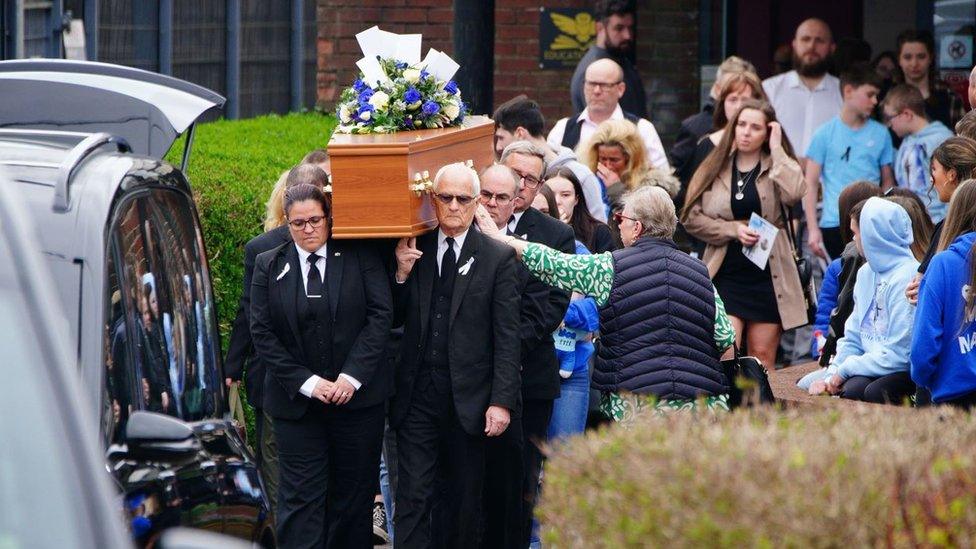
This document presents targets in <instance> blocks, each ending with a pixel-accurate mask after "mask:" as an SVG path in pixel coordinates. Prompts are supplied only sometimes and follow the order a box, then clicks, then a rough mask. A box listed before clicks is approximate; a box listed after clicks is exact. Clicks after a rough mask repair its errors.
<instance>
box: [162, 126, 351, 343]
mask: <svg viewBox="0 0 976 549" xmlns="http://www.w3.org/2000/svg"><path fill="white" fill-rule="evenodd" d="M335 124H336V122H335V119H334V117H332V116H327V115H322V114H320V113H314V112H313V113H301V114H298V113H296V114H288V115H285V116H278V115H268V116H260V117H257V118H250V119H247V120H218V121H216V122H209V123H206V124H201V125H199V126H198V127H197V130H196V136H195V137H194V138H193V151H192V153H191V156H190V163H189V166H188V167H187V174H186V175H187V177H188V178H189V180H190V184H191V186H192V187H193V194H194V198H195V200H196V204H197V209H198V210H199V212H200V222H201V224H202V225H203V237H204V240H205V242H206V246H207V255H208V257H209V259H210V274H211V276H212V277H213V286H214V299H215V300H216V302H217V318H218V319H219V323H220V334H221V339H222V342H223V346H222V348H223V350H224V351H225V352H226V350H227V338H228V337H229V336H230V326H231V323H233V321H234V316H235V314H236V312H237V302H238V300H239V299H240V296H241V290H242V289H241V285H242V282H243V278H244V244H246V243H247V241H248V240H250V239H251V238H252V237H254V236H256V235H258V234H260V233H261V232H262V231H263V228H262V224H263V219H264V204H265V202H267V200H268V195H269V194H270V193H271V188H272V187H273V186H274V184H275V181H277V180H278V176H279V175H281V172H282V171H284V170H286V169H288V168H290V167H291V166H293V165H295V164H296V163H297V162H299V161H300V160H301V159H302V157H304V156H305V154H306V153H307V152H308V151H310V150H312V149H317V148H324V147H326V146H327V145H328V143H329V136H331V135H332V130H333V128H334V127H335ZM182 152H183V143H182V140H181V141H179V142H177V143H176V144H174V145H173V148H172V149H171V151H170V154H169V155H168V157H167V159H168V160H169V161H170V162H172V163H173V164H174V165H177V166H178V165H179V161H180V157H181V155H182Z"/></svg>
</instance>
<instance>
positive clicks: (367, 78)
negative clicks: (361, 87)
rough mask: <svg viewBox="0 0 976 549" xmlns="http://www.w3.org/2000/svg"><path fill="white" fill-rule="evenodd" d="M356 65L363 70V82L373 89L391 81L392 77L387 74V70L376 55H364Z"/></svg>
mask: <svg viewBox="0 0 976 549" xmlns="http://www.w3.org/2000/svg"><path fill="white" fill-rule="evenodd" d="M356 66H357V67H359V70H361V71H363V82H365V83H366V85H367V86H369V87H371V88H373V89H376V88H377V87H378V86H379V85H380V84H385V83H386V82H389V81H390V77H389V76H387V75H386V71H384V70H383V67H381V66H380V62H379V61H377V60H376V58H375V57H363V58H362V59H360V60H359V61H356Z"/></svg>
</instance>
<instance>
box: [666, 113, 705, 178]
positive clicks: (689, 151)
mask: <svg viewBox="0 0 976 549" xmlns="http://www.w3.org/2000/svg"><path fill="white" fill-rule="evenodd" d="M714 113H715V100H714V99H712V98H711V97H709V98H708V100H706V101H705V104H704V105H703V106H702V110H701V112H698V113H695V114H693V115H691V116H689V117H688V118H685V119H684V120H682V121H681V127H680V128H678V136H677V137H675V139H674V146H673V147H671V165H672V166H673V167H674V173H676V174H681V173H682V172H683V170H684V169H685V164H686V163H687V162H689V161H690V160H691V157H692V155H694V154H695V146H697V145H698V141H699V140H700V139H701V138H702V136H703V135H705V134H707V133H709V132H710V131H711V130H712V124H713V123H714V120H713V115H714ZM682 183H684V184H685V185H687V184H688V182H687V181H684V180H682Z"/></svg>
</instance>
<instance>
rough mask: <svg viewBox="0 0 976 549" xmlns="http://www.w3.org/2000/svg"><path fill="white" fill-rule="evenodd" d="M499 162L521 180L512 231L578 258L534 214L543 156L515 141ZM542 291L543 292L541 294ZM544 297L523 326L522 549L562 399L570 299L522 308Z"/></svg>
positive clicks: (553, 295) (532, 288)
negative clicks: (559, 352)
mask: <svg viewBox="0 0 976 549" xmlns="http://www.w3.org/2000/svg"><path fill="white" fill-rule="evenodd" d="M500 162H501V163H502V164H504V165H506V166H508V167H509V168H511V169H512V170H513V171H514V172H515V173H516V174H517V175H518V176H519V180H520V183H521V184H520V185H519V194H518V198H516V200H515V213H514V214H513V215H512V218H511V219H510V220H509V222H508V227H507V229H508V231H509V232H510V233H511V234H514V235H516V236H518V237H519V238H521V239H523V240H527V241H529V242H538V243H540V244H545V245H546V246H548V247H550V248H555V249H557V250H559V251H560V252H563V253H567V254H572V253H576V237H575V235H574V234H573V229H572V228H571V227H570V226H569V225H567V224H565V223H561V222H560V221H559V220H557V219H555V218H553V217H550V216H548V215H545V214H543V213H541V212H540V211H539V210H536V209H535V208H532V201H533V200H535V196H536V195H537V194H539V188H540V187H541V186H542V177H543V174H545V173H546V161H545V153H544V152H543V151H542V149H540V148H538V147H536V146H535V145H533V144H532V143H530V142H528V141H515V142H513V143H510V144H509V145H508V146H507V147H505V149H504V150H503V151H502V156H501V159H500ZM540 286H541V289H540ZM540 291H541V292H542V293H543V299H544V300H546V302H547V303H546V306H545V307H544V309H543V311H542V314H541V315H538V314H532V310H531V309H528V308H523V310H522V317H521V326H520V334H519V335H520V336H521V343H522V352H521V363H522V437H523V438H522V457H523V463H522V472H523V475H524V476H523V486H522V488H523V502H522V512H523V515H522V524H521V525H520V529H521V535H522V540H521V541H520V543H519V546H520V547H525V546H526V545H528V543H529V535H530V534H531V529H532V511H533V508H534V507H535V500H536V494H537V493H538V492H537V491H538V485H539V472H540V469H541V467H542V452H541V451H540V446H539V445H540V444H542V443H543V442H545V441H546V435H547V433H548V431H549V420H550V419H551V418H552V405H553V402H554V401H555V400H556V398H557V397H558V396H559V386H560V383H559V363H558V362H557V361H556V348H555V345H554V344H553V340H552V332H554V331H555V330H556V328H558V327H559V325H560V323H562V321H563V316H564V315H565V314H566V308H567V307H568V306H569V293H568V292H565V291H563V290H559V289H557V288H553V287H545V286H542V285H527V286H526V288H525V291H524V292H523V295H522V301H523V302H531V301H534V300H537V299H538V298H539V295H538V292H540Z"/></svg>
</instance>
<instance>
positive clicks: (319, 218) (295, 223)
mask: <svg viewBox="0 0 976 549" xmlns="http://www.w3.org/2000/svg"><path fill="white" fill-rule="evenodd" d="M323 221H325V216H324V215H313V216H312V217H310V218H308V219H290V220H289V221H288V224H289V225H291V228H292V229H295V230H296V231H304V230H305V225H306V224H307V225H311V226H312V228H313V229H318V228H319V227H321V226H322V222H323Z"/></svg>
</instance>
